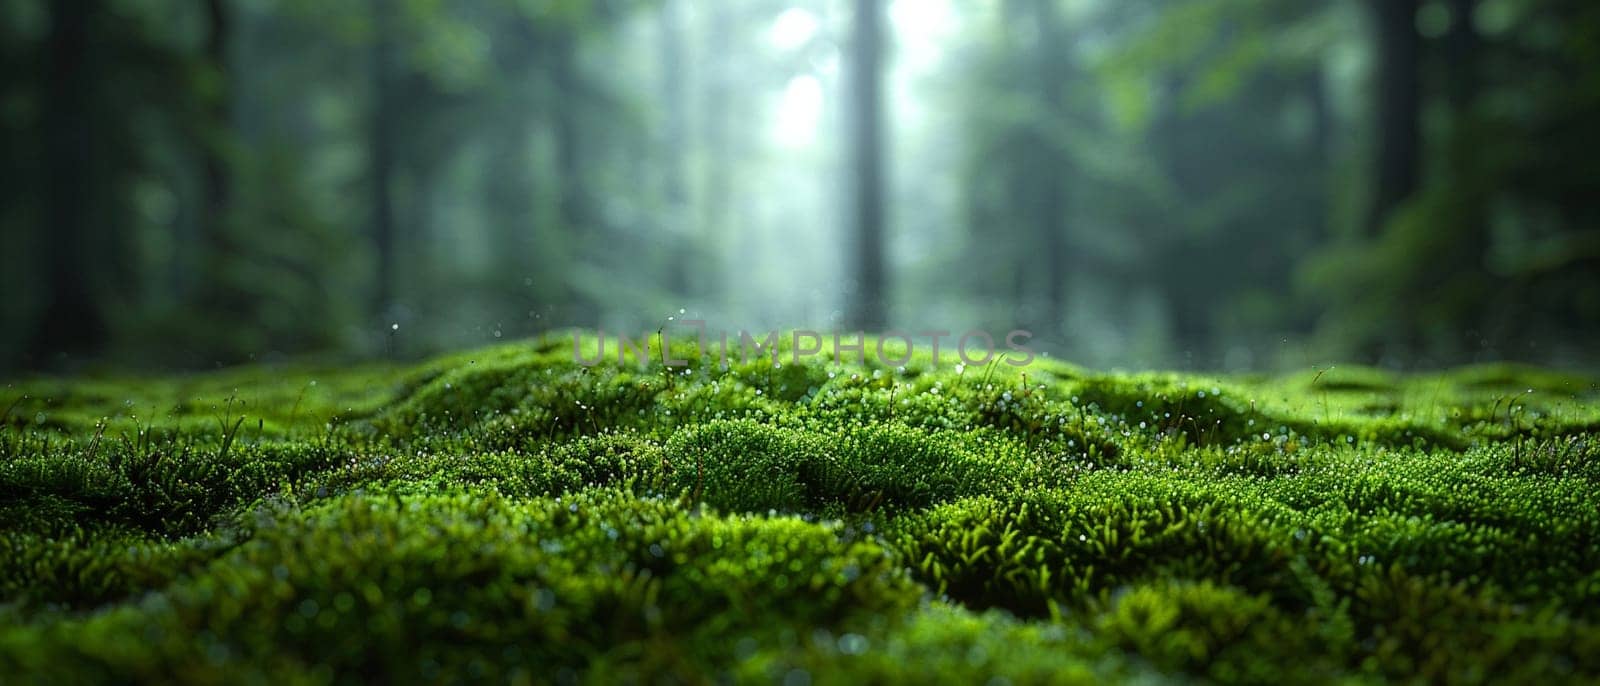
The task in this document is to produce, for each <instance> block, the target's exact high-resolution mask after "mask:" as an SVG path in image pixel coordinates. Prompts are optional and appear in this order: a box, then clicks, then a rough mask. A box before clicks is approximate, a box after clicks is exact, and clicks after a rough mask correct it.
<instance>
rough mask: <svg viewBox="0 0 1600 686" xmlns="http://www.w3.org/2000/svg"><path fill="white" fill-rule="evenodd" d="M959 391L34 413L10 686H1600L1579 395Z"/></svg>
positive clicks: (857, 374)
mask: <svg viewBox="0 0 1600 686" xmlns="http://www.w3.org/2000/svg"><path fill="white" fill-rule="evenodd" d="M584 345H588V346H591V351H592V349H593V348H592V346H593V341H587V342H585V343H584ZM679 345H681V344H679ZM869 345H870V343H869ZM675 349H676V350H677V351H678V353H677V356H679V357H689V356H690V354H689V353H691V352H692V350H691V349H687V348H682V347H679V348H675ZM657 353H659V349H657ZM943 362H944V366H940V365H939V364H935V361H934V360H932V359H931V358H928V357H926V356H921V357H916V358H914V359H913V360H911V361H910V362H908V363H907V364H906V365H905V366H904V368H903V369H902V368H898V367H896V368H889V367H884V366H882V365H879V364H876V363H872V364H851V363H846V364H834V363H832V362H831V357H823V356H819V357H815V358H812V359H811V360H808V361H803V362H802V363H799V364H795V363H793V362H792V361H791V360H790V359H789V355H788V354H787V353H784V354H783V355H781V356H780V364H779V365H777V366H776V367H775V366H773V365H772V364H771V362H770V360H767V359H762V360H752V361H749V362H741V361H738V360H733V361H731V363H730V364H729V365H728V366H727V368H726V369H724V368H722V367H721V366H720V365H718V364H717V362H716V360H714V359H710V360H697V361H695V362H693V363H692V364H691V365H690V366H688V367H685V368H670V369H669V368H664V367H661V366H660V365H659V364H656V365H649V366H642V367H641V366H639V365H637V364H634V363H633V362H632V361H629V363H628V364H626V365H618V364H617V363H616V361H615V358H614V356H612V357H611V359H608V360H607V361H606V362H604V363H602V364H600V365H597V366H593V367H585V366H582V365H579V364H576V363H575V362H574V361H573V360H572V359H571V339H570V338H566V337H551V338H546V339H542V340H539V341H533V342H528V343H520V344H513V345H506V346H500V347H497V348H492V349H487V350H479V351H471V352H466V353H461V354H458V355H452V356H450V357H445V358H440V359H437V360H433V361H430V362H427V363H424V364H421V365H417V366H414V367H408V368H386V367H369V368H358V369H348V370H337V369H317V370H295V369H241V370H229V371H224V372H218V373H215V374H204V375H196V376H189V377H181V378H171V379H148V378H140V379H98V380H62V379H40V380H32V381H26V382H21V383H18V384H14V385H13V386H11V387H8V388H6V389H5V393H7V395H5V396H0V411H3V412H5V414H4V415H3V419H0V550H3V559H0V617H3V618H4V619H5V620H6V622H5V624H4V628H3V629H0V681H4V682H6V683H14V682H29V681H61V680H74V681H126V680H130V679H132V680H150V681H178V682H214V681H220V680H229V681H234V680H271V681H274V682H306V683H325V682H329V681H349V680H353V679H371V678H386V679H390V680H402V681H409V680H417V679H422V680H429V681H432V680H439V679H458V678H459V679H492V680H502V681H504V680H510V681H519V680H527V681H535V682H543V681H561V682H568V681H595V682H613V681H617V680H624V681H626V680H640V679H645V678H647V677H650V678H666V679H668V680H678V681H689V682H697V681H704V680H708V679H710V680H718V679H723V680H735V681H738V680H754V681H770V680H788V679H799V678H802V677H805V678H809V679H810V680H812V681H814V682H817V683H838V682H857V681H958V682H971V681H977V680H981V679H988V678H990V677H1004V678H1006V679H1008V680H1010V681H1012V682H1016V683H1042V682H1049V683H1063V682H1064V683H1075V682H1081V683H1100V682H1103V681H1107V680H1111V681H1123V680H1165V679H1176V680H1185V679H1189V678H1198V679H1205V680H1214V681H1222V682H1236V683H1237V682H1246V683H1261V682H1282V681H1295V682H1306V681H1310V682H1332V681H1340V682H1348V681H1358V682H1367V681H1388V680H1422V681H1463V682H1465V681H1479V680H1497V681H1535V680H1537V681H1554V682H1570V681H1579V682H1581V681H1589V680H1593V679H1595V678H1600V658H1596V657H1595V656H1597V655H1600V628H1597V626H1596V622H1597V621H1600V572H1596V571H1595V570H1597V569H1600V443H1597V442H1596V440H1595V438H1594V436H1595V434H1596V432H1597V429H1600V387H1597V386H1596V382H1595V381H1594V380H1593V379H1588V378H1584V377H1577V376H1569V375H1563V374H1559V373H1555V372H1551V371H1547V370H1540V369H1532V368H1525V367H1518V366H1509V365H1497V366H1480V367H1473V368H1467V369H1462V370H1456V371H1451V372H1444V373H1437V374H1429V375H1418V376H1408V375H1400V374H1393V373H1388V372H1382V371H1379V370H1374V369H1367V368H1333V369H1327V370H1311V371H1307V372H1304V373H1296V374H1291V375H1287V376H1282V377H1271V378H1267V377H1226V378H1213V377H1201V376H1189V375H1178V374H1156V373H1144V374H1097V373H1093V372H1089V371H1086V370H1082V369H1077V368H1074V367H1071V366H1068V365H1065V364H1061V363H1059V362H1054V361H1050V360H1043V359H1041V360H1039V361H1038V363H1037V364H1035V365H1032V366H1029V367H1027V368H1024V369H1016V368H1012V367H1009V366H1007V365H995V366H993V367H990V368H985V369H976V368H974V369H963V368H957V367H955V366H954V365H953V362H952V361H951V360H948V359H947V360H944V361H943ZM8 407H9V410H7V409H6V408H8Z"/></svg>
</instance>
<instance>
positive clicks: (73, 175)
mask: <svg viewBox="0 0 1600 686" xmlns="http://www.w3.org/2000/svg"><path fill="white" fill-rule="evenodd" d="M47 6H48V7H49V33H48V35H47V37H46V46H45V49H46V51H47V53H46V55H45V60H44V61H45V70H46V71H45V79H44V93H43V94H42V98H41V100H42V102H43V113H42V114H43V116H42V123H43V126H42V128H43V136H42V137H43V144H44V168H45V186H46V189H47V190H46V191H45V192H46V195H45V210H44V218H45V222H44V224H43V226H42V228H43V230H44V232H45V236H44V241H43V242H44V245H45V246H46V247H45V249H46V251H47V257H46V260H45V265H44V271H45V272H46V274H47V276H46V283H47V284H48V289H49V292H48V293H47V294H46V295H45V302H44V312H43V315H42V317H41V319H40V321H39V324H38V328H37V329H36V330H35V333H34V335H33V337H32V340H31V341H30V342H29V344H28V352H27V355H26V356H27V358H28V359H29V360H30V361H31V363H32V364H35V365H46V364H51V363H52V362H53V361H54V358H56V357H57V356H59V355H71V354H80V353H92V352H95V351H97V350H99V349H100V348H101V347H102V346H103V345H104V344H105V339H106V335H107V331H106V322H105V318H104V317H105V315H104V313H103V312H102V311H101V308H100V306H99V304H98V303H96V302H95V293H94V289H93V288H92V287H91V284H93V283H94V282H95V281H96V280H97V279H100V278H104V276H105V275H104V274H103V273H102V272H103V270H104V268H105V266H106V265H104V264H103V262H104V260H99V259H96V257H95V255H96V253H98V252H101V251H105V250H108V249H111V248H109V246H110V245H111V242H110V241H109V240H103V239H104V238H105V237H104V236H103V234H104V233H105V232H97V231H96V230H95V226H94V223H95V222H94V220H95V217H94V216H93V214H92V213H93V211H94V208H95V207H96V202H95V201H96V200H97V199H98V198H96V194H97V191H98V189H99V186H100V183H99V181H100V179H98V178H97V174H96V170H97V169H98V168H99V165H100V164H101V162H100V160H99V159H98V158H99V152H100V151H99V149H98V147H97V145H96V143H97V139H96V138H97V137H96V135H95V134H96V131H97V129H96V127H95V122H94V117H95V114H96V109H97V108H96V102H95V100H96V97H95V91H96V79H97V77H98V74H97V73H96V71H97V68H98V65H97V64H95V63H94V59H93V57H92V55H91V51H92V49H93V41H92V40H91V38H90V33H91V24H93V23H94V21H95V20H96V15H97V14H98V13H99V11H100V7H99V3H98V2H97V1H96V0H55V1H53V2H50V3H48V5H47ZM96 234H102V235H101V236H98V237H97V235H96ZM97 238H100V239H101V240H97Z"/></svg>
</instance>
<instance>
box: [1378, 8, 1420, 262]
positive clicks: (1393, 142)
mask: <svg viewBox="0 0 1600 686" xmlns="http://www.w3.org/2000/svg"><path fill="white" fill-rule="evenodd" d="M1418 4H1419V3H1418V0H1368V2H1367V6H1368V7H1369V8H1370V10H1371V13H1372V20H1373V29H1374V34H1375V39H1376V40H1375V46H1374V47H1375V52H1376V60H1375V62H1376V69H1377V73H1376V74H1375V82H1376V83H1375V85H1376V89H1375V90H1376V92H1375V93H1374V95H1375V96H1376V105H1377V106H1376V111H1375V113H1374V114H1375V116H1376V121H1375V125H1376V127H1377V145H1378V150H1377V156H1376V169H1375V172H1376V173H1375V174H1374V177H1373V180H1374V183H1375V184H1376V186H1375V192H1374V194H1373V199H1372V207H1371V213H1370V215H1369V217H1368V221H1367V230H1368V231H1369V232H1371V233H1374V234H1376V233H1377V232H1378V231H1379V230H1380V229H1381V228H1382V227H1383V225H1384V223H1385V222H1386V221H1388V219H1389V216H1390V214H1392V213H1393V212H1394V210H1395V209H1396V208H1398V207H1399V206H1400V205H1401V204H1403V203H1404V202H1405V201H1406V200H1407V199H1409V198H1410V197H1411V196H1412V195H1413V194H1415V193H1416V191H1417V187H1418V185H1419V183H1420V179H1419V171H1418V170H1419V167H1420V156H1421V154H1422V76H1421V70H1420V60H1421V57H1422V36H1421V35H1420V34H1419V33H1418V32H1417V7H1418Z"/></svg>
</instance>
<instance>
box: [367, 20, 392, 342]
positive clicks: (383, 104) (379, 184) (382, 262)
mask: <svg viewBox="0 0 1600 686" xmlns="http://www.w3.org/2000/svg"><path fill="white" fill-rule="evenodd" d="M371 8H372V26H373V40H372V56H371V59H372V65H371V69H372V111H371V119H370V121H369V122H368V126H369V131H368V135H369V136H370V140H369V141H368V145H369V147H370V150H369V154H370V155H371V160H370V162H369V163H370V165H371V166H370V168H369V169H368V173H369V174H370V176H371V179H370V182H371V184H372V185H371V192H372V200H371V202H372V229H371V230H372V244H373V249H374V252H375V254H376V255H377V275H376V280H377V283H376V284H375V288H374V291H373V315H374V316H378V317H382V316H384V314H385V313H386V312H387V311H388V309H389V307H390V306H391V305H392V304H393V300H394V290H393V289H394V265H395V235H394V233H395V230H394V224H395V221H394V176H395V145H396V142H395V132H396V131H395V118H394V114H395V113H394V107H395V105H396V103H395V93H394V90H395V88H394V85H395V84H394V66H393V62H394V35H393V33H394V27H393V24H392V21H391V18H390V16H389V13H390V11H391V10H392V8H391V7H390V5H389V3H388V2H387V0H372V2H371Z"/></svg>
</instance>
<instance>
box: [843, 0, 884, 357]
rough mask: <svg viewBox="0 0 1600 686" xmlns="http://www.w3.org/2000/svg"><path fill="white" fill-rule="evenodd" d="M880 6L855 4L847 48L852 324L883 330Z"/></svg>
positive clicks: (874, 0)
mask: <svg viewBox="0 0 1600 686" xmlns="http://www.w3.org/2000/svg"><path fill="white" fill-rule="evenodd" d="M880 5H881V3H880V2H879V1H878V0H856V2H855V19H854V21H855V26H854V34H853V36H852V38H851V44H850V72H851V76H852V79H851V84H850V85H851V100H850V155H851V167H852V169H853V171H854V174H853V176H852V179H853V182H854V184H855V197H854V198H853V200H854V205H853V211H854V216H853V225H854V226H853V228H854V231H855V238H856V240H855V252H856V254H855V281H856V289H855V293H854V298H855V302H854V303H852V307H851V311H852V314H851V316H850V319H851V322H850V324H851V325H852V326H854V327H857V328H860V329H865V330H868V331H876V330H881V329H882V328H883V326H884V324H885V323H886V320H887V318H888V317H887V303H886V302H885V288H884V285H885V284H884V281H885V276H884V254H883V252H884V250H883V240H884V223H885V217H884V214H885V213H884V198H883V195H884V164H883V142H884V141H883V138H884V136H883V125H884V121H883V111H882V110H883V93H882V90H883V87H882V86H883V26H882V24H883V17H882V11H883V10H882V7H881V6H880Z"/></svg>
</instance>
